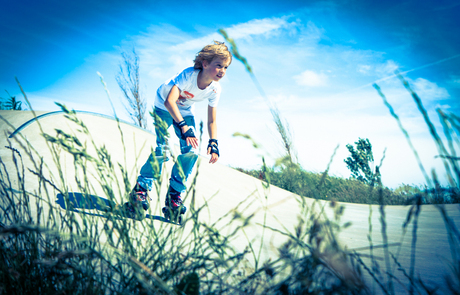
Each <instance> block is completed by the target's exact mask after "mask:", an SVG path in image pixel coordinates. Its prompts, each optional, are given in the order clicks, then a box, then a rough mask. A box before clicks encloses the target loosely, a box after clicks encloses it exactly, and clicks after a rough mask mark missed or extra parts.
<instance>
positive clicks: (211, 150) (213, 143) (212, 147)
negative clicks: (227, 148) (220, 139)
mask: <svg viewBox="0 0 460 295" xmlns="http://www.w3.org/2000/svg"><path fill="white" fill-rule="evenodd" d="M209 154H211V159H210V160H209V163H211V164H214V163H215V162H217V160H218V159H219V156H220V155H219V148H218V147H217V139H210V140H209V144H208V155H209Z"/></svg>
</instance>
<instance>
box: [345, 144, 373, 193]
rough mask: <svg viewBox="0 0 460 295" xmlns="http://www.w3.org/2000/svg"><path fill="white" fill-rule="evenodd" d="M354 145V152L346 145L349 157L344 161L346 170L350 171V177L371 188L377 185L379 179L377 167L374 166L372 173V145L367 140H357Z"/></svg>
mask: <svg viewBox="0 0 460 295" xmlns="http://www.w3.org/2000/svg"><path fill="white" fill-rule="evenodd" d="M355 144H356V150H355V148H354V147H353V145H351V144H347V149H348V151H349V152H350V153H351V156H350V157H348V158H347V159H345V160H344V162H345V163H346V164H347V168H348V169H350V171H351V176H352V177H353V178H356V179H357V180H359V181H361V182H363V183H366V184H369V185H371V186H374V184H375V183H376V182H377V183H378V184H379V183H380V179H381V176H380V171H379V166H375V171H373V170H374V169H373V166H374V155H373V154H372V144H371V143H370V141H369V139H367V138H366V139H362V138H359V140H358V141H356V142H355ZM371 165H372V167H371Z"/></svg>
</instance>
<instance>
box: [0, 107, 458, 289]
mask: <svg viewBox="0 0 460 295" xmlns="http://www.w3.org/2000/svg"><path fill="white" fill-rule="evenodd" d="M36 116H37V118H38V119H37V120H34V115H33V113H32V112H28V111H0V132H1V133H0V134H1V135H0V144H1V145H0V157H1V159H2V161H3V162H4V163H5V165H6V170H7V171H14V170H15V167H14V162H13V159H12V152H11V150H10V149H8V148H6V147H5V146H11V147H13V148H15V149H17V150H18V151H20V152H21V154H22V155H23V160H24V163H25V167H26V168H28V167H29V168H32V170H34V169H38V166H37V165H36V163H35V164H34V161H32V160H31V159H30V157H26V156H25V155H26V154H27V151H29V153H33V154H35V155H36V156H37V157H42V158H43V159H44V163H45V165H46V166H47V167H48V171H47V172H46V173H45V174H46V175H47V177H48V179H49V180H50V181H52V182H53V183H55V184H56V185H58V186H60V187H66V188H68V191H71V192H72V191H74V192H78V185H77V183H76V181H75V175H79V173H81V171H75V168H74V164H73V163H74V162H73V161H74V158H73V157H72V156H70V155H69V154H68V153H66V152H65V151H63V150H58V151H57V154H58V155H59V158H56V157H53V156H52V153H51V152H50V146H49V143H47V142H46V141H45V140H44V137H43V136H42V134H43V133H47V134H49V135H52V136H56V129H61V130H63V131H65V132H66V133H68V134H73V135H75V136H76V137H77V138H79V139H80V140H81V142H82V145H83V146H85V145H86V146H87V150H86V151H87V152H88V153H89V154H94V152H95V150H94V148H92V145H93V144H95V145H96V146H98V147H101V146H105V147H106V149H107V151H108V154H110V156H111V159H110V161H112V162H113V163H114V164H115V165H117V163H119V164H120V166H122V167H124V168H125V169H126V170H127V173H128V178H129V180H130V181H131V182H134V181H135V178H136V176H137V173H138V170H139V169H140V167H141V165H142V164H143V163H144V161H145V159H147V157H148V155H149V153H150V151H151V148H152V147H153V148H154V147H155V135H154V134H152V133H150V132H147V131H145V130H142V129H139V128H137V127H135V126H133V125H131V124H127V123H124V122H120V123H117V122H116V121H115V120H113V119H110V118H108V117H106V116H101V115H97V114H91V113H86V112H80V113H77V118H78V119H80V120H81V121H82V122H84V124H85V125H86V127H87V128H88V130H89V135H85V134H84V133H83V132H81V131H82V128H81V126H80V127H79V126H77V125H76V124H75V123H74V122H71V121H69V120H68V119H66V118H65V116H64V114H63V113H62V112H54V113H45V112H38V113H36ZM26 142H28V144H27V143H26ZM221 144H225V143H221ZM77 148H78V147H77ZM222 156H223V157H225V155H222ZM35 162H36V161H35ZM171 165H172V163H171V161H169V162H168V164H167V168H166V169H165V173H164V175H163V180H164V179H167V178H168V175H167V172H169V171H170V167H171ZM57 166H60V167H61V170H62V171H63V172H64V175H63V176H62V177H60V176H59V173H58V169H57ZM34 167H35V168H34ZM45 170H46V169H45ZM117 171H118V172H117V175H116V177H117V179H119V180H120V179H122V174H121V172H120V170H119V169H117ZM88 172H89V174H88V175H91V176H90V177H93V179H92V180H91V179H90V183H91V184H92V185H93V191H94V194H95V195H104V191H103V188H102V185H100V180H99V179H97V171H88ZM26 176H27V177H26V188H27V189H28V190H30V191H36V192H38V189H39V188H38V187H37V179H36V176H34V175H33V174H31V173H30V172H29V171H28V170H27V169H26ZM195 176H196V181H197V182H196V199H195V202H196V206H197V207H199V206H202V205H204V204H205V203H207V205H208V206H209V210H203V211H202V213H201V215H200V218H202V219H203V220H206V221H208V222H210V223H215V222H217V224H228V223H229V221H230V220H231V219H232V218H233V215H232V214H230V215H228V216H227V217H224V218H222V217H223V216H225V215H226V214H227V213H229V211H230V210H231V209H233V208H236V207H238V206H239V209H238V210H239V211H240V212H242V213H243V215H244V216H249V215H251V214H254V216H253V218H252V219H251V225H250V226H248V227H247V228H246V229H245V230H244V231H242V232H241V233H240V234H239V236H238V238H237V239H236V240H234V241H232V243H233V246H235V247H236V248H237V249H238V250H240V251H243V250H244V249H245V248H246V247H247V245H248V242H249V241H251V242H252V244H253V246H254V247H255V248H256V249H257V248H258V247H262V249H263V251H262V252H261V261H265V260H267V259H269V258H272V259H274V258H276V257H277V255H278V248H279V247H280V246H282V245H283V244H284V243H285V242H286V241H287V238H286V236H285V235H282V234H280V233H279V232H277V231H275V230H271V229H268V228H267V229H266V230H265V233H264V239H263V241H262V238H261V237H262V231H263V230H262V227H261V226H260V224H266V226H268V227H269V228H273V229H276V230H280V231H284V232H286V231H289V232H291V233H294V232H295V227H296V226H297V224H298V216H299V214H302V212H303V211H302V210H301V206H299V200H301V199H302V198H301V197H299V196H297V195H294V194H292V193H290V192H288V191H285V190H283V189H280V188H277V187H274V186H271V187H270V188H264V186H263V184H262V182H261V181H260V180H258V179H256V178H253V177H250V176H248V175H246V174H243V173H241V172H238V171H236V170H234V169H232V168H229V167H226V166H223V165H220V164H218V163H217V164H214V165H211V164H208V159H207V157H201V158H200V161H199V165H198V168H197V169H196V171H195V172H194V174H193V175H192V176H191V179H194V178H195ZM13 181H16V182H17V180H14V179H13ZM19 189H20V188H19V187H18V190H19ZM113 190H114V192H115V195H116V196H117V200H118V201H119V202H120V203H121V202H123V201H124V196H123V183H122V182H121V181H118V187H114V188H113ZM165 191H166V186H165V181H163V185H162V186H161V192H160V196H161V197H160V201H159V202H158V198H157V199H156V200H155V198H156V197H154V203H155V202H156V204H153V206H152V211H151V214H153V215H154V216H157V217H159V216H161V211H160V210H161V207H162V202H163V200H164V199H163V195H164V193H165ZM37 194H38V193H37ZM303 200H304V202H305V204H306V208H307V209H308V210H311V211H309V212H316V213H315V214H319V212H322V211H324V214H325V215H324V216H323V217H322V218H323V219H324V218H325V216H327V217H328V218H330V219H331V220H334V216H333V215H334V214H333V212H334V208H332V207H331V204H330V202H326V201H315V200H313V199H306V198H303ZM190 201H191V200H190V197H189V195H187V196H185V199H184V202H185V204H186V205H188V204H189V203H190ZM50 205H51V206H55V207H59V205H58V204H57V203H56V204H54V203H53V202H51V203H50ZM340 205H343V206H344V209H345V210H344V213H343V215H342V216H341V218H340V220H339V221H337V223H338V224H340V225H344V224H346V223H348V222H350V223H351V225H350V226H349V227H347V228H344V229H342V230H341V231H340V233H339V234H338V240H339V243H340V244H341V245H343V246H344V247H346V248H347V249H348V250H349V251H356V252H357V253H360V254H363V255H368V254H370V250H369V245H370V244H369V239H371V241H372V245H373V246H374V247H375V248H374V255H375V257H376V259H377V262H378V263H379V265H380V266H381V267H382V269H384V268H385V260H384V257H385V255H384V251H383V247H382V245H383V244H384V241H383V238H382V225H381V222H380V217H381V215H380V212H379V206H376V205H372V206H369V205H362V204H344V203H342V204H336V206H340ZM43 206H44V207H46V206H48V204H46V203H43ZM335 208H337V207H335ZM444 208H445V210H446V212H447V213H448V215H449V217H450V218H451V219H452V221H453V223H454V224H456V225H457V227H458V226H459V225H460V210H459V209H460V208H459V206H458V205H446V206H444ZM408 209H409V208H408V207H404V206H386V207H385V208H384V210H385V216H386V234H387V240H388V245H389V251H390V252H391V253H393V254H394V255H395V256H396V257H397V260H398V262H399V263H400V264H401V265H402V266H403V267H404V268H405V269H406V272H407V273H409V268H410V263H411V262H410V261H411V245H412V230H413V227H412V223H411V224H410V225H409V226H408V227H407V230H406V233H405V235H404V231H403V227H402V225H403V223H404V221H405V219H406V216H407V214H408ZM304 213H305V212H304ZM158 222H161V218H158ZM258 224H259V225H258ZM370 225H371V227H370ZM370 228H371V231H370ZM189 229H190V228H189V227H188V226H187V224H186V226H184V227H183V230H184V231H187V230H189ZM227 230H228V231H230V230H231V228H228V229H227ZM222 234H225V232H222ZM363 260H364V261H365V262H366V263H369V259H366V258H365V257H364V258H363ZM451 262H452V257H451V251H450V245H449V242H448V237H447V231H446V226H445V223H444V220H443V218H442V216H441V214H440V211H439V210H438V208H436V207H435V206H432V205H423V206H422V211H421V213H420V216H419V219H418V230H417V243H416V261H415V274H416V275H417V276H420V277H421V278H422V279H423V280H424V281H425V282H427V283H428V284H429V283H437V284H442V283H443V282H444V281H445V280H444V277H445V275H447V274H448V273H449V270H450V268H449V267H450V266H449V263H451ZM391 265H392V267H391V272H392V273H393V274H394V275H395V276H396V277H397V278H398V279H399V280H400V281H401V282H402V284H406V283H407V278H406V277H405V276H404V275H403V273H402V272H401V271H399V270H398V268H397V267H394V263H393V260H392V261H391ZM366 277H367V278H368V279H369V277H368V276H366ZM383 282H384V279H383ZM394 284H395V290H396V292H397V293H405V287H404V286H403V285H401V284H398V283H396V282H395V283H394ZM370 286H372V283H371V284H370Z"/></svg>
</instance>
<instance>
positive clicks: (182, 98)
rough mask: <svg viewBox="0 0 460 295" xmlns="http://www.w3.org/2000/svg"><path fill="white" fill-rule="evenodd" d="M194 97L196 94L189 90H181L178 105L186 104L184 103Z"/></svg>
mask: <svg viewBox="0 0 460 295" xmlns="http://www.w3.org/2000/svg"><path fill="white" fill-rule="evenodd" d="M193 97H194V95H193V94H192V93H190V92H188V91H185V90H184V91H181V93H180V95H179V100H178V101H177V104H178V105H181V106H183V105H185V104H184V103H185V102H186V101H187V99H192V98H193Z"/></svg>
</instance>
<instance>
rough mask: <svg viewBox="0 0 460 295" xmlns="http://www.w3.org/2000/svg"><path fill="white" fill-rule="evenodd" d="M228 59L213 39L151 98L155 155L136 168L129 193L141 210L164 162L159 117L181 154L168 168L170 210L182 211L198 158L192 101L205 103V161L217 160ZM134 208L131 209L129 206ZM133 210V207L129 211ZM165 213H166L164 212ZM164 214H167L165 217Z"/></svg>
mask: <svg viewBox="0 0 460 295" xmlns="http://www.w3.org/2000/svg"><path fill="white" fill-rule="evenodd" d="M231 62H232V55H231V53H230V51H229V50H228V48H227V46H226V45H225V44H224V43H222V42H217V41H214V44H211V45H207V46H205V47H204V48H203V49H201V51H200V52H198V53H197V55H196V57H195V60H194V63H195V64H194V66H193V67H190V68H186V69H185V70H183V71H182V72H180V73H179V74H177V75H176V76H174V77H172V78H171V79H170V80H168V81H166V82H165V83H164V84H162V85H161V86H160V87H159V88H158V90H157V94H156V98H155V104H154V105H155V108H154V113H155V131H156V135H157V147H156V149H155V155H153V154H151V155H150V157H149V159H148V160H147V161H146V162H145V164H144V165H143V166H142V168H141V170H140V175H139V176H138V178H137V183H136V185H135V187H134V189H133V190H132V192H131V198H132V200H133V201H134V202H140V203H141V204H142V207H143V208H144V210H147V209H148V208H149V197H148V191H150V190H151V189H152V185H153V181H155V180H156V179H158V178H159V177H161V170H162V166H163V162H164V161H167V160H168V158H167V157H166V149H167V148H168V144H167V138H166V137H165V135H164V132H162V131H161V130H160V129H161V128H159V125H160V120H162V121H163V122H164V123H165V124H166V126H167V128H169V127H170V126H171V125H173V126H174V131H175V133H176V135H177V137H179V139H180V151H181V155H179V156H178V157H177V162H176V163H175V164H174V167H173V168H172V171H171V178H170V180H169V189H168V193H167V196H166V200H165V204H166V207H169V208H170V209H171V210H178V209H179V208H180V211H181V212H180V213H181V214H183V213H185V210H186V208H185V206H183V205H182V199H181V194H182V193H184V192H185V191H186V185H185V184H186V181H187V178H188V176H189V175H190V173H191V172H192V170H193V167H194V166H195V163H196V161H197V159H198V150H197V148H198V139H197V137H196V134H195V132H196V131H195V118H194V106H195V103H196V102H200V101H203V100H206V101H207V102H208V133H209V138H210V139H209V144H208V148H207V154H208V155H211V159H210V161H209V163H212V164H214V163H216V162H217V160H218V159H219V149H218V145H217V121H216V116H217V115H216V114H217V111H216V110H217V104H218V102H219V98H220V93H221V87H220V84H219V81H220V79H222V78H223V77H224V76H225V73H226V71H227V68H228V66H229V65H230V63H231ZM153 157H155V158H156V159H157V161H158V165H159V171H156V173H155V171H154V168H153V165H152V163H154V162H155V159H154V158H153ZM132 209H134V208H132ZM131 211H133V210H131ZM164 213H165V216H166V214H167V213H166V212H164ZM167 217H168V216H167Z"/></svg>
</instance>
